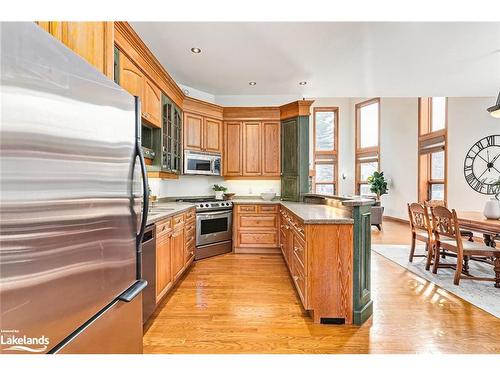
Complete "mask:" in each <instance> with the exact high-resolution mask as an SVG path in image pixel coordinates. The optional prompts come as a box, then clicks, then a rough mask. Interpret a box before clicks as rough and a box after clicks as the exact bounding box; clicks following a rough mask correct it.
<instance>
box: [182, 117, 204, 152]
mask: <svg viewBox="0 0 500 375" xmlns="http://www.w3.org/2000/svg"><path fill="white" fill-rule="evenodd" d="M202 136H203V116H199V115H195V114H192V113H186V112H185V113H184V149H189V150H195V151H201V150H202V149H203V139H202Z"/></svg>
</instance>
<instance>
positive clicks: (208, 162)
mask: <svg viewBox="0 0 500 375" xmlns="http://www.w3.org/2000/svg"><path fill="white" fill-rule="evenodd" d="M184 174H201V175H208V176H220V175H221V156H220V154H210V153H207V152H196V151H184Z"/></svg>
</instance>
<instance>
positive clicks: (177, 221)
mask: <svg viewBox="0 0 500 375" xmlns="http://www.w3.org/2000/svg"><path fill="white" fill-rule="evenodd" d="M172 225H173V227H174V229H177V228H179V227H181V226H182V225H184V214H179V215H175V216H174V217H173V218H172Z"/></svg>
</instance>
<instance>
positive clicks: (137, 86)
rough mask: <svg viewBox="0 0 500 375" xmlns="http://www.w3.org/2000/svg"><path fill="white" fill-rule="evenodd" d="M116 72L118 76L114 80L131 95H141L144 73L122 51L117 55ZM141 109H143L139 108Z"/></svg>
mask: <svg viewBox="0 0 500 375" xmlns="http://www.w3.org/2000/svg"><path fill="white" fill-rule="evenodd" d="M118 56H119V57H118V59H119V62H118V72H119V77H117V79H116V81H117V82H118V83H119V84H120V86H121V87H123V88H124V89H125V90H127V91H128V92H129V93H130V94H131V95H134V96H138V97H141V99H142V95H143V92H144V74H143V73H142V71H141V70H140V69H139V67H138V66H137V65H135V64H134V63H133V62H132V60H130V59H129V58H128V57H127V56H126V55H125V54H124V53H122V52H120V53H119V55H118ZM141 111H144V109H143V108H141Z"/></svg>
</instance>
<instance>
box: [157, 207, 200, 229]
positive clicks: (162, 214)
mask: <svg viewBox="0 0 500 375" xmlns="http://www.w3.org/2000/svg"><path fill="white" fill-rule="evenodd" d="M194 207H196V205H195V204H193V203H185V202H182V203H181V202H179V203H178V202H168V203H155V204H154V206H153V207H152V208H151V209H150V210H149V212H148V220H147V225H151V224H154V223H156V222H157V221H160V220H163V219H166V218H168V217H170V216H174V215H177V214H180V213H182V212H184V211H187V210H189V209H190V208H194Z"/></svg>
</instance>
